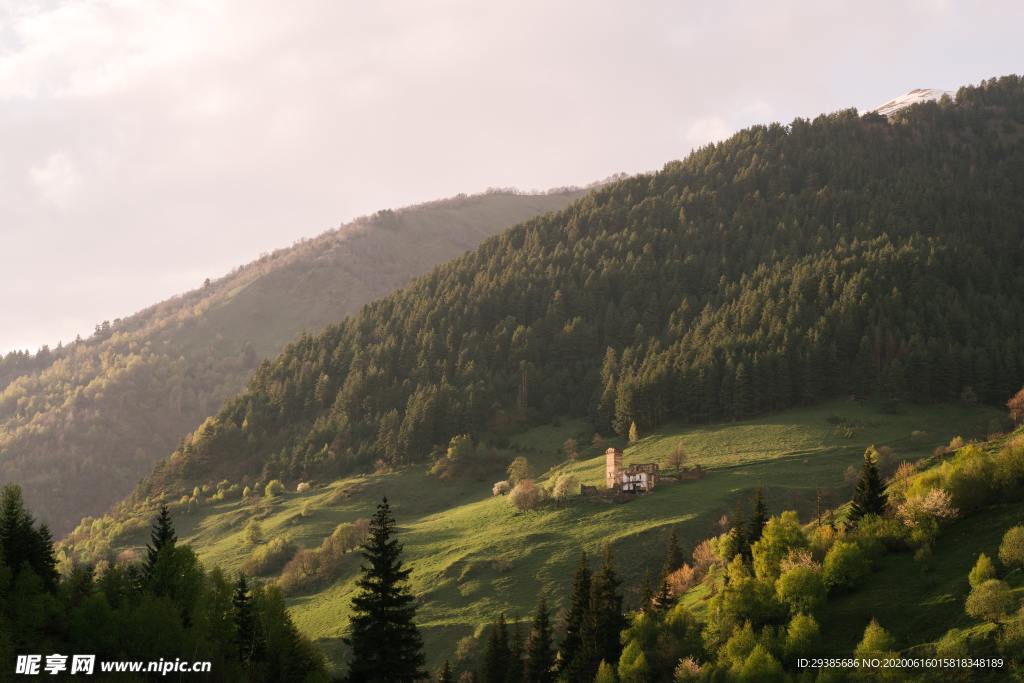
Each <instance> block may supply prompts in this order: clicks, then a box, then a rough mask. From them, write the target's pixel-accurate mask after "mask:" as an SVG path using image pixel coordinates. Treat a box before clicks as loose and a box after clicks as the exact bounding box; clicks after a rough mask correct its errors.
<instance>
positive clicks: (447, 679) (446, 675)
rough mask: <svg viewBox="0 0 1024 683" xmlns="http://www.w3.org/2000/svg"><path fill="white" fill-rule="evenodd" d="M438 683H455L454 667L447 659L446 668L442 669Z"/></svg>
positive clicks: (445, 661)
mask: <svg viewBox="0 0 1024 683" xmlns="http://www.w3.org/2000/svg"><path fill="white" fill-rule="evenodd" d="M437 683H455V679H454V678H452V667H451V665H450V664H449V663H448V660H447V659H446V660H444V668H443V669H441V675H439V676H438V677H437Z"/></svg>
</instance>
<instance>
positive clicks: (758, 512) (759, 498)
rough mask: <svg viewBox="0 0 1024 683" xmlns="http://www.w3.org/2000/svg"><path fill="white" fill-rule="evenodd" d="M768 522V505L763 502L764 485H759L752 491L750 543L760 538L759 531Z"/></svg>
mask: <svg viewBox="0 0 1024 683" xmlns="http://www.w3.org/2000/svg"><path fill="white" fill-rule="evenodd" d="M767 523H768V507H767V506H766V505H765V503H764V487H761V486H759V487H758V488H757V491H755V492H754V510H753V514H752V515H751V517H750V533H749V539H750V544H751V545H753V544H754V543H757V542H758V541H760V540H761V532H763V531H764V525H765V524H767Z"/></svg>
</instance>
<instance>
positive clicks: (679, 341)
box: [135, 76, 1024, 502]
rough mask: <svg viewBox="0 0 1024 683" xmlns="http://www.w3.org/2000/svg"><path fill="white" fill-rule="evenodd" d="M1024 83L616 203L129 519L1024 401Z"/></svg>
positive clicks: (842, 119)
mask: <svg viewBox="0 0 1024 683" xmlns="http://www.w3.org/2000/svg"><path fill="white" fill-rule="evenodd" d="M1022 187H1024V83H1022V80H1021V78H1019V77H1016V76H1012V77H1006V78H1002V79H999V80H995V81H990V82H985V83H983V84H982V85H980V86H978V87H967V88H963V89H961V90H960V91H959V92H958V93H957V96H956V98H955V101H951V100H949V99H948V98H947V99H944V100H943V101H940V102H930V103H924V104H921V105H917V106H914V107H911V108H908V109H906V110H904V111H900V112H897V113H896V114H894V115H893V116H891V117H889V118H888V119H887V118H885V117H882V116H879V115H877V114H868V115H865V116H860V115H858V113H857V112H856V111H853V110H848V111H841V112H838V113H835V114H831V115H826V116H820V117H818V118H816V119H814V120H813V121H807V120H799V119H798V120H796V121H794V122H793V123H792V124H791V125H788V126H786V125H780V124H773V125H769V126H755V127H753V128H750V129H747V130H744V131H742V132H740V133H737V134H736V135H735V136H733V137H732V138H730V139H729V140H727V141H726V142H724V143H721V144H716V145H713V146H708V147H705V148H702V149H700V150H698V151H696V152H694V153H693V154H691V155H690V156H689V157H687V158H686V159H685V160H683V161H681V162H673V163H670V164H668V165H667V166H665V168H664V169H663V170H662V171H661V172H658V173H655V174H653V175H643V176H638V177H633V178H630V179H626V180H623V181H621V182H617V183H614V184H611V185H608V186H605V187H602V188H600V189H598V190H596V191H594V192H593V193H591V194H590V195H588V196H587V197H585V198H584V199H582V200H580V201H578V202H576V203H575V204H573V205H571V206H570V207H569V208H567V209H565V210H563V211H561V212H559V213H557V214H550V215H545V216H541V217H539V218H535V219H533V220H531V221H529V222H527V223H525V224H523V225H520V226H517V227H516V228H514V229H512V230H510V231H507V232H505V233H503V234H502V235H500V236H498V237H495V238H492V239H490V240H487V241H486V242H484V243H483V244H482V245H481V247H480V248H479V249H477V250H476V251H475V252H473V253H470V254H468V255H466V256H464V257H462V258H459V259H457V260H455V261H454V262H450V263H447V264H445V265H443V266H440V267H438V268H436V269H435V270H434V271H432V272H431V273H430V274H428V275H426V276H424V277H422V278H419V279H418V280H417V281H416V282H415V283H413V284H412V285H411V286H409V287H407V288H405V289H403V290H401V291H399V292H396V293H394V294H393V295H391V296H389V297H387V298H385V299H383V300H380V301H377V302H375V303H373V304H370V305H368V306H366V307H365V308H363V309H362V310H361V311H360V312H359V314H358V315H355V316H353V317H352V318H349V319H347V320H346V321H344V322H343V323H341V324H339V325H336V326H333V327H330V328H328V329H327V330H326V331H325V332H323V333H322V334H319V335H316V336H304V337H302V338H301V339H300V340H298V341H296V342H294V343H292V344H291V345H289V346H288V347H287V349H286V350H285V351H284V353H283V354H281V355H280V356H278V357H277V358H276V359H275V360H273V361H268V362H266V363H264V364H262V365H261V366H260V367H259V369H258V370H257V371H256V373H255V374H254V376H253V378H252V379H251V381H250V382H249V384H248V387H247V389H246V390H245V391H244V392H243V393H242V394H240V395H239V396H238V397H236V398H234V399H232V400H230V401H229V402H228V403H227V404H226V405H225V407H224V408H223V409H222V410H221V411H220V412H219V413H217V414H216V415H215V416H213V417H211V418H209V419H208V420H207V421H206V422H204V423H203V425H202V426H201V427H200V428H199V429H198V430H196V431H195V432H194V433H193V434H192V435H191V436H189V437H188V438H187V439H186V440H185V441H184V442H183V443H182V444H181V446H180V447H179V448H178V449H177V450H176V451H175V452H174V453H173V454H172V455H171V456H170V458H169V459H167V460H166V461H165V462H163V463H162V464H161V465H159V466H158V467H157V469H156V470H155V472H154V473H153V474H152V476H151V477H150V478H149V479H148V480H147V481H146V482H145V483H144V485H143V486H141V487H140V489H139V490H138V491H137V493H136V496H135V502H142V501H143V500H144V499H145V498H147V497H149V496H153V495H157V494H161V493H167V494H173V495H175V496H177V495H179V494H181V493H188V492H189V491H191V490H192V487H193V486H194V485H199V484H203V483H211V484H213V485H216V484H215V482H218V481H221V480H224V479H227V480H230V481H232V482H239V481H241V480H243V478H245V479H244V480H246V481H249V482H252V483H259V482H266V481H268V480H270V479H271V478H280V479H283V480H285V481H286V482H294V481H298V480H302V479H306V478H320V479H322V478H330V477H331V476H333V475H335V474H337V473H339V472H342V471H347V470H353V469H359V468H370V467H373V466H375V464H376V465H377V466H380V465H381V464H384V465H388V464H393V465H397V464H402V463H406V462H410V461H416V460H423V459H425V458H427V457H428V456H429V454H430V453H431V451H432V450H434V449H435V447H436V446H437V445H439V444H446V443H447V442H448V440H449V438H450V437H451V436H452V435H454V434H461V433H466V432H468V433H472V434H475V435H494V434H500V433H501V432H502V431H503V430H507V429H508V428H509V426H510V425H512V426H514V425H516V424H520V423H521V422H522V421H529V420H533V419H545V420H547V419H551V418H553V417H555V416H559V415H581V416H586V417H588V418H591V419H592V420H593V422H594V424H595V426H596V427H597V429H598V430H600V431H602V432H606V433H607V431H606V430H615V431H616V432H619V433H622V432H623V431H624V430H626V429H628V427H629V425H631V423H633V422H635V423H636V424H637V426H638V428H639V429H640V431H641V433H642V432H643V431H644V430H645V429H647V428H649V427H651V426H653V425H656V424H658V423H660V422H662V421H664V420H667V419H670V418H672V419H682V420H690V421H704V420H721V419H729V418H733V417H736V418H741V417H744V416H747V415H750V414H753V413H757V412H760V411H767V410H774V409H779V408H782V407H785V406H791V405H795V404H805V403H811V402H814V401H818V400H819V399H822V398H824V397H829V396H847V395H855V396H858V397H876V398H881V399H886V398H892V399H906V400H912V401H921V402H926V401H944V400H949V399H962V400H967V401H972V400H977V401H983V402H1003V401H1005V400H1006V399H1007V397H1008V396H1009V395H1010V394H1011V393H1012V391H1013V390H1014V389H1016V388H1017V387H1019V386H1020V385H1021V383H1022V381H1024V343H1022V342H1024V339H1022V334H1024V299H1022V298H1021V296H1020V293H1021V292H1022V291H1024V195H1022V193H1021V192H1020V188H1022Z"/></svg>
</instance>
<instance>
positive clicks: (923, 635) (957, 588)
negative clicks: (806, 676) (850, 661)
mask: <svg viewBox="0 0 1024 683" xmlns="http://www.w3.org/2000/svg"><path fill="white" fill-rule="evenodd" d="M1022 523H1024V503H1015V504H1010V505H1001V506H997V507H993V508H989V509H987V510H984V511H982V512H979V513H976V514H973V515H972V516H970V517H968V518H966V519H962V520H959V521H957V522H954V523H953V524H952V525H950V527H949V528H948V529H945V530H944V531H943V532H942V535H941V536H939V538H938V540H937V541H936V544H935V550H934V555H933V557H932V561H931V562H930V563H929V565H928V570H927V571H922V567H921V566H920V565H919V564H918V563H917V562H915V561H914V558H913V555H912V554H911V553H909V552H905V553H898V554H895V555H887V556H885V557H883V558H882V561H881V562H880V566H879V567H878V570H877V571H876V572H874V573H873V574H871V576H869V577H868V579H867V581H865V583H864V585H863V587H861V588H859V589H858V590H857V591H855V592H853V593H851V594H849V595H844V596H841V597H838V598H835V599H832V600H830V601H829V603H828V606H827V609H826V610H825V611H824V613H823V614H822V622H821V628H822V633H823V635H824V639H825V641H826V643H827V649H828V652H823V653H822V656H849V655H850V653H851V652H852V651H853V648H854V647H856V645H857V643H858V642H859V641H860V639H861V637H862V636H863V635H864V628H865V627H866V626H867V625H868V622H870V621H871V619H872V618H875V619H877V620H878V623H880V624H881V625H882V626H884V627H885V628H886V629H888V630H889V632H890V633H892V634H893V636H894V638H895V639H896V646H897V647H900V648H907V647H908V646H913V645H919V644H922V643H929V642H934V641H936V640H938V639H939V638H941V637H942V635H943V634H944V633H945V632H946V631H947V630H949V629H950V628H970V627H971V625H972V624H973V623H975V620H973V619H971V618H970V617H968V616H967V615H966V613H965V612H964V601H965V600H966V599H967V594H968V593H969V592H970V585H969V584H968V583H967V573H968V572H970V571H971V567H973V566H974V562H975V561H976V560H977V558H978V554H979V553H985V554H987V555H988V556H989V557H990V558H992V559H993V560H994V561H996V562H998V556H999V553H998V550H999V542H1000V540H1001V539H1002V536H1003V533H1005V532H1006V530H1007V529H1008V528H1010V527H1011V526H1014V525H1016V524H1022ZM1005 578H1006V580H1007V582H1008V583H1009V584H1010V585H1011V587H1013V588H1014V590H1015V592H1016V593H1018V594H1019V595H1021V594H1024V572H1021V571H1015V572H1011V573H1009V574H1008V575H1007V576H1006V577H1005Z"/></svg>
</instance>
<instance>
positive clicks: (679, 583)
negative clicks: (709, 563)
mask: <svg viewBox="0 0 1024 683" xmlns="http://www.w3.org/2000/svg"><path fill="white" fill-rule="evenodd" d="M699 578H700V577H699V576H698V575H697V570H695V569H694V568H693V567H691V566H690V565H688V564H685V563H684V564H683V566H682V567H680V568H679V569H676V570H675V571H673V572H669V574H668V575H667V576H666V577H665V581H667V582H668V588H669V590H670V591H671V592H672V595H682V594H683V593H685V592H686V591H688V590H689V589H690V587H691V586H693V585H694V584H695V583H697V580H698V579H699Z"/></svg>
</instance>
